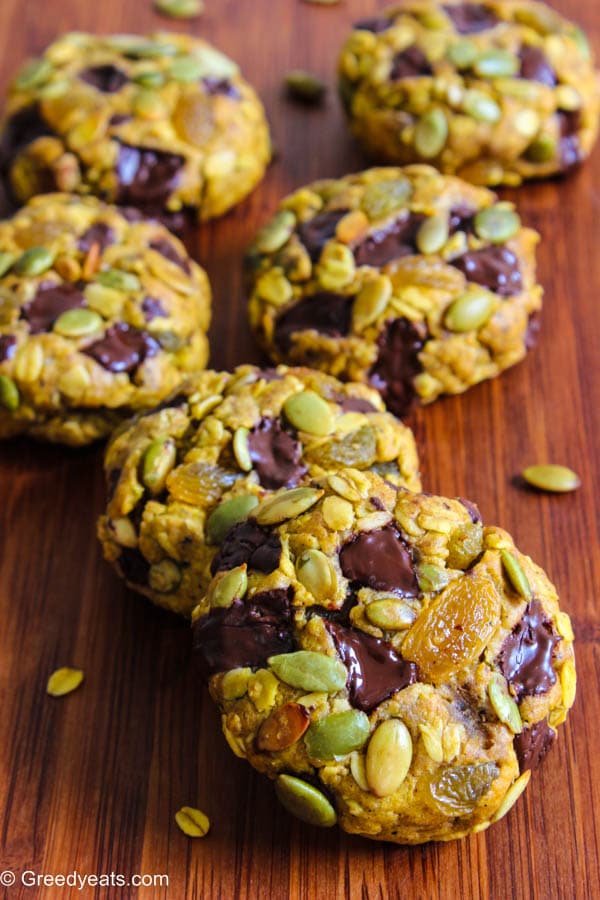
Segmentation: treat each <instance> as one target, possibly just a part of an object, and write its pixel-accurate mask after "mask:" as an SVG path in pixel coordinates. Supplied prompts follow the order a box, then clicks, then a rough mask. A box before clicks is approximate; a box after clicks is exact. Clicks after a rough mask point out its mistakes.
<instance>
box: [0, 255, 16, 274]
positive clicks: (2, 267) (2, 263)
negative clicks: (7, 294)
mask: <svg viewBox="0 0 600 900" xmlns="http://www.w3.org/2000/svg"><path fill="white" fill-rule="evenodd" d="M17 258H18V257H17V254H16V253H8V252H2V253H0V278H2V277H3V276H4V275H6V273H7V272H9V271H10V269H12V267H13V265H14V264H15V262H16V260H17Z"/></svg>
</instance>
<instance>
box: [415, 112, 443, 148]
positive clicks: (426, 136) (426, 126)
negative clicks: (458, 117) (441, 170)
mask: <svg viewBox="0 0 600 900" xmlns="http://www.w3.org/2000/svg"><path fill="white" fill-rule="evenodd" d="M447 138H448V122H447V120H446V116H445V115H444V113H443V112H442V110H441V109H438V108H435V109H430V110H429V111H428V112H426V113H425V114H424V115H422V116H421V118H420V119H419V121H418V122H417V125H416V128H415V138H414V142H415V150H416V151H417V153H418V154H419V156H422V157H424V159H433V158H434V157H435V156H439V154H440V153H441V152H442V150H443V149H444V145H445V143H446V140H447Z"/></svg>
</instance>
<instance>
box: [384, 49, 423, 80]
mask: <svg viewBox="0 0 600 900" xmlns="http://www.w3.org/2000/svg"><path fill="white" fill-rule="evenodd" d="M421 75H433V69H432V68H431V66H430V64H429V60H428V59H427V57H426V56H425V54H424V53H423V51H422V50H420V49H419V48H418V47H415V46H413V47H407V48H406V50H402V51H401V52H400V53H396V55H395V56H394V58H393V60H392V68H391V71H390V81H399V80H400V79H401V78H415V77H417V76H421Z"/></svg>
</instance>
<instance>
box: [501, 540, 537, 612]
mask: <svg viewBox="0 0 600 900" xmlns="http://www.w3.org/2000/svg"><path fill="white" fill-rule="evenodd" d="M500 556H501V558H502V565H503V567H504V571H505V572H506V575H507V578H508V580H509V581H510V583H511V584H512V586H513V587H514V589H515V591H516V592H517V593H518V594H520V595H521V597H523V598H524V599H525V600H531V586H530V584H529V581H528V579H527V575H526V574H525V572H524V571H523V569H522V568H521V563H520V562H519V560H518V559H517V557H516V556H514V555H513V554H512V553H509V551H508V550H501V551H500Z"/></svg>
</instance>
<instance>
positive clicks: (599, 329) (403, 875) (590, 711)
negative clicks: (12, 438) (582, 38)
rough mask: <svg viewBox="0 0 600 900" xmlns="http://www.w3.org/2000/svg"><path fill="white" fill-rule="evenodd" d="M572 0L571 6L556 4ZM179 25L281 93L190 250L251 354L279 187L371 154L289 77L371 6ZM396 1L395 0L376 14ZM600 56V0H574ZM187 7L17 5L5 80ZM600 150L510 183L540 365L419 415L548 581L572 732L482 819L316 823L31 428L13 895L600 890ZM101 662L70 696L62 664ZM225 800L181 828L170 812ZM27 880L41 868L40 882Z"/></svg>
mask: <svg viewBox="0 0 600 900" xmlns="http://www.w3.org/2000/svg"><path fill="white" fill-rule="evenodd" d="M557 5H558V6H559V8H562V9H563V11H565V12H566V11H568V10H569V8H571V9H573V4H570V3H568V2H567V0H560V2H558V3H557ZM206 6H207V12H206V14H205V15H204V17H203V18H202V19H201V20H198V21H196V22H194V23H192V24H190V23H183V24H182V25H181V26H180V27H181V28H182V29H187V28H189V30H190V31H193V32H194V33H196V34H201V35H203V36H206V37H208V38H209V39H210V40H213V41H214V42H215V43H216V44H217V45H218V46H220V47H221V48H222V49H223V50H225V51H226V52H228V53H230V54H231V55H232V56H234V57H236V58H237V59H239V61H240V63H241V64H242V67H243V69H244V71H245V72H246V74H247V75H248V76H249V77H250V79H251V80H252V81H253V82H254V83H255V85H256V86H257V87H258V89H259V91H260V92H261V94H262V96H263V97H264V99H265V102H266V105H267V108H268V112H269V115H270V119H271V122H272V125H273V132H274V137H275V142H276V145H277V148H278V151H279V152H278V156H277V160H276V162H275V163H274V165H273V166H272V167H271V169H270V171H269V173H268V176H267V178H266V179H265V182H264V184H263V185H262V186H261V187H260V189H259V190H258V191H256V192H255V193H254V194H253V195H252V197H250V199H249V200H247V201H246V202H245V203H244V204H242V205H241V206H240V207H239V208H238V209H237V210H236V211H235V212H234V213H232V214H230V215H229V216H227V217H226V218H224V219H222V220H221V221H219V222H217V223H215V224H214V225H211V226H207V227H205V228H203V229H202V230H201V231H200V230H199V231H198V233H197V235H196V236H195V238H194V240H193V243H192V245H191V250H192V251H193V252H194V253H195V254H196V256H197V257H198V258H199V259H200V261H201V262H202V263H203V264H204V265H205V266H206V268H207V269H208V271H209V274H210V276H211V279H212V283H213V287H214V293H215V304H214V324H213V328H212V332H211V337H212V340H213V347H214V351H213V355H212V364H213V366H216V367H226V366H233V365H235V364H237V363H241V362H244V361H258V360H259V359H260V356H259V354H258V352H257V351H256V349H255V348H254V346H253V344H252V340H251V338H250V335H249V333H248V329H247V326H246V317H245V302H244V292H243V287H242V279H241V273H240V257H241V254H242V251H243V249H244V248H245V246H246V245H247V244H248V243H249V241H250V239H251V237H252V235H253V233H254V231H255V229H256V227H257V226H258V225H259V224H260V223H262V222H264V221H265V219H266V218H267V216H268V215H269V213H270V211H271V210H272V209H273V208H274V206H275V204H276V202H277V200H278V198H279V197H281V196H282V194H284V193H286V192H288V191H290V190H291V189H293V188H295V187H297V186H299V185H301V184H303V183H304V182H307V181H309V180H311V179H313V178H316V177H319V176H335V175H341V174H343V173H345V172H347V171H351V170H354V169H357V168H359V167H360V166H361V158H360V155H359V153H358V151H357V149H356V148H355V147H354V146H353V143H352V141H351V139H350V138H349V137H348V134H347V131H346V129H345V128H344V126H343V123H342V118H341V115H340V110H339V107H338V103H337V100H336V97H335V96H334V93H333V91H332V92H330V96H329V98H328V101H327V104H326V105H325V107H324V108H323V109H320V110H307V109H303V108H301V107H297V106H293V105H291V104H290V103H289V102H286V101H285V100H284V99H283V98H282V96H281V78H282V75H283V73H284V72H286V71H287V70H289V69H290V68H292V67H294V66H302V67H305V68H310V69H312V70H314V71H316V72H317V73H319V74H320V75H322V76H324V77H325V78H326V79H328V80H329V81H331V82H333V72H334V65H335V56H336V50H337V46H338V44H339V41H340V38H341V37H342V35H344V34H345V32H346V31H347V29H348V27H349V25H350V23H351V22H353V21H354V20H356V19H357V18H359V17H360V16H364V15H368V14H369V13H372V12H374V11H375V9H376V8H377V7H378V4H377V2H376V0H345V2H343V3H341V4H340V5H338V6H333V7H330V8H327V7H321V6H313V5H308V4H306V3H303V2H300V0H206ZM379 6H381V4H379ZM576 8H577V14H578V16H579V18H580V20H581V23H582V24H583V25H584V26H586V27H588V28H589V29H590V31H591V34H592V38H593V39H595V44H596V47H597V48H598V49H599V50H600V15H599V13H598V6H597V0H581V2H580V3H579V4H577V7H576ZM160 27H171V28H174V29H176V28H177V23H175V22H171V21H169V20H164V19H161V18H159V17H158V16H157V15H155V14H154V13H153V11H152V9H151V2H150V0H102V2H93V0H54V2H51V0H27V2H24V0H2V2H1V4H0V51H1V52H0V81H1V82H2V85H3V86H4V84H5V83H6V81H7V79H8V77H9V75H10V73H11V72H12V71H13V70H14V68H15V67H16V66H17V65H18V64H19V63H20V62H21V61H22V60H23V59H24V58H25V57H26V56H28V55H29V54H33V53H35V52H37V51H39V50H40V49H41V48H43V47H44V45H45V44H46V43H48V42H49V41H50V40H52V38H53V37H54V36H55V35H56V34H57V33H59V32H62V31H66V30H71V29H82V30H91V31H97V32H107V31H136V30H142V31H143V30H145V29H148V30H150V29H155V28H160ZM599 178H600V151H599V152H596V154H595V155H594V157H593V159H592V160H591V162H590V163H589V164H588V165H586V166H585V167H583V168H582V169H581V171H579V172H578V173H576V174H575V175H573V176H572V177H571V178H569V179H568V180H567V181H565V182H562V183H561V182H553V183H548V184H538V185H533V186H530V187H527V188H524V189H523V190H522V191H520V192H519V193H518V195H516V197H517V200H518V203H519V208H520V210H521V212H522V214H523V217H524V219H525V220H526V221H527V222H530V223H531V224H533V225H534V226H535V227H537V228H538V229H539V230H540V231H541V232H542V234H543V237H544V241H543V243H542V245H541V247H540V251H539V266H540V274H541V279H542V282H543V283H544V284H545V286H546V305H545V309H544V317H543V333H542V337H541V341H540V344H539V346H538V349H537V350H536V351H535V352H533V353H532V354H531V355H530V356H529V358H528V359H527V361H526V362H524V363H523V364H521V365H520V366H518V367H517V368H515V369H513V370H512V371H509V372H508V373H506V374H505V375H503V376H502V377H501V378H499V379H497V380H496V381H493V382H488V383H486V384H483V385H481V386H480V387H478V388H476V389H474V390H472V391H470V392H469V393H468V394H466V395H464V396H463V397H460V398H452V399H448V400H444V401H441V402H439V403H437V404H436V405H435V406H433V407H430V408H429V409H424V410H421V411H419V412H417V413H416V414H415V415H414V416H413V420H412V424H413V425H414V427H415V430H416V434H417V438H418V441H419V444H420V448H421V451H422V461H423V476H424V484H425V486H426V487H427V489H428V490H430V491H434V492H441V493H445V494H448V495H451V496H454V495H462V496H468V497H472V498H473V499H475V500H476V501H477V502H478V503H479V505H480V507H481V510H482V513H483V515H484V518H485V519H486V520H487V521H488V522H498V523H500V524H502V525H503V527H505V528H506V529H508V530H509V531H511V532H512V533H513V535H514V536H515V539H516V541H517V543H518V544H519V546H520V547H521V548H522V549H523V550H524V551H525V552H527V553H529V554H531V555H532V556H533V557H534V558H535V559H536V560H537V561H539V562H540V563H541V564H542V565H544V566H545V567H546V568H547V570H548V571H549V573H550V575H551V577H552V578H553V579H554V580H555V582H556V583H557V585H558V588H559V592H560V594H561V596H562V601H563V605H564V607H565V608H566V609H567V610H568V611H569V612H570V613H571V614H572V616H573V620H574V625H575V631H576V635H577V639H578V642H577V662H578V670H579V685H580V686H579V694H578V698H577V702H576V705H575V708H574V710H573V712H572V714H571V716H570V719H569V722H568V724H567V726H566V727H564V728H561V729H560V737H559V740H558V743H557V747H556V748H555V750H554V751H553V752H552V753H551V755H550V756H549V758H548V759H547V760H546V762H545V764H544V765H543V767H542V768H541V770H539V771H538V772H537V773H536V774H535V777H534V779H533V782H532V784H531V786H530V787H529V789H528V791H527V792H526V795H525V798H524V799H522V800H521V801H520V802H519V804H518V805H517V807H516V808H515V809H514V810H513V811H512V812H511V813H510V815H509V816H508V817H507V818H505V819H504V820H503V821H502V822H500V823H499V824H498V825H496V826H494V827H493V828H491V829H490V830H489V831H487V832H485V833H484V834H480V835H478V836H476V837H472V838H470V839H468V840H464V841H461V842H456V843H451V844H446V845H443V844H438V845H430V846H425V847H422V848H417V849H405V848H402V847H394V846H392V845H389V846H379V845H377V844H375V843H371V842H369V841H366V840H361V839H358V838H352V837H347V836H344V835H343V834H341V833H339V832H338V831H337V830H336V829H332V830H328V831H321V830H316V829H311V828H308V827H305V826H304V825H302V824H300V823H298V822H296V821H294V820H292V819H291V818H290V817H288V816H287V815H286V814H285V813H284V811H283V810H282V809H281V808H280V807H279V805H278V804H277V803H276V802H275V801H274V796H273V791H272V788H271V786H270V785H269V783H268V782H267V781H265V780H262V779H261V778H259V777H258V776H257V775H255V774H254V773H253V772H252V771H251V770H250V769H249V767H248V766H247V765H246V764H245V763H243V762H242V761H240V760H238V759H236V758H234V757H233V756H232V754H231V753H230V751H229V749H228V748H227V746H226V744H225V741H224V740H223V738H222V737H221V734H220V730H219V728H218V717H217V714H216V712H215V710H214V709H213V707H212V705H211V703H210V700H209V698H208V695H207V693H206V692H205V691H204V690H203V689H202V687H201V686H200V683H199V681H198V678H197V676H196V674H195V673H194V670H193V667H192V666H191V665H190V663H191V654H190V633H189V629H188V628H187V627H186V625H185V623H183V622H180V621H178V620H177V619H176V618H175V617H172V616H170V615H168V614H166V613H162V612H160V611H158V610H155V609H153V608H151V607H150V606H149V605H148V603H147V602H146V601H144V600H142V599H139V598H137V597H136V596H135V595H133V594H132V593H130V592H129V591H127V590H126V589H125V588H124V587H123V585H122V584H121V582H120V581H119V580H118V579H117V577H116V576H115V575H114V574H113V572H112V570H111V569H110V568H109V567H108V566H107V565H106V564H105V563H104V562H103V560H102V555H101V552H100V549H99V546H98V544H97V542H96V539H95V518H96V516H97V515H98V513H99V512H100V511H101V509H102V507H103V499H104V485H103V478H102V472H101V455H102V450H101V448H98V447H96V448H92V449H88V450H83V451H77V452H75V451H68V450H66V451H65V450H63V449H60V448H54V447H46V446H37V445H35V444H33V443H28V442H25V441H17V442H13V443H11V444H7V445H5V446H3V447H2V448H1V449H0V457H1V469H0V472H1V475H0V521H1V529H0V531H1V535H2V542H1V551H0V591H1V598H0V603H1V610H2V612H1V616H2V618H1V620H0V621H1V627H0V689H1V708H0V709H1V712H0V804H1V807H2V808H1V809H0V871H1V870H6V869H9V870H14V872H15V873H16V876H17V883H16V885H15V887H13V888H10V889H8V891H7V896H9V897H10V898H13V897H15V898H16V897H19V898H20V897H23V898H25V897H33V896H38V897H42V898H46V897H48V898H55V897H61V898H62V897H68V896H73V897H75V896H77V897H79V896H83V897H137V896H140V897H167V896H168V898H170V900H181V898H184V897H190V898H203V900H204V898H206V900H208V898H217V897H219V898H234V897H240V898H254V897H261V898H270V900H279V898H287V897H291V898H297V897H303V898H315V897H322V898H334V897H352V898H354V897H356V898H383V897H387V896H389V897H402V898H448V900H455V898H459V897H460V898H463V900H468V898H485V897H493V898H494V900H501V898H522V897H535V898H540V900H547V898H561V900H562V898H571V897H581V898H583V897H595V898H597V897H598V896H599V895H600V871H599V867H600V863H599V856H600V854H599V847H598V843H599V842H598V832H599V830H600V819H599V818H598V815H597V811H598V809H600V753H599V752H598V743H599V737H600V731H599V727H598V723H599V722H600V700H599V692H598V682H599V680H600V646H599V641H600V625H599V616H598V610H597V600H596V597H595V596H594V587H595V586H598V585H600V554H599V552H598V530H599V526H600V521H599V515H598V509H599V504H598V499H597V498H598V496H599V495H600V467H599V466H598V453H597V447H598V443H599V441H600V377H599V376H600V366H599V363H598V358H599V353H600V341H599V336H600V314H599V308H600V296H599V295H600V192H599V189H598V180H599ZM544 460H550V461H559V462H564V463H566V464H569V465H571V466H572V467H573V468H575V469H576V470H577V471H578V472H580V473H581V475H582V478H583V487H582V489H581V490H580V491H579V492H578V493H576V494H573V495H568V496H564V497H551V496H542V495H539V494H536V493H533V492H529V491H526V490H524V489H522V488H520V487H519V486H518V484H516V483H515V475H516V474H517V473H518V472H519V471H520V470H521V469H522V468H523V467H524V466H525V465H526V464H528V463H531V462H536V461H544ZM61 665H76V666H80V667H82V668H83V669H84V670H85V683H84V685H83V687H82V688H81V689H80V690H79V691H78V692H77V693H75V694H73V695H72V696H70V697H68V698H66V699H64V700H53V699H51V698H49V697H47V696H46V694H45V685H46V680H47V678H48V675H49V673H50V672H52V671H53V670H54V669H55V668H57V667H58V666H61ZM183 804H189V805H193V806H199V807H201V808H202V809H204V810H205V811H206V812H207V813H208V814H209V816H210V818H211V820H212V823H213V826H212V830H211V833H210V835H209V837H207V838H206V839H204V840H202V841H191V840H189V839H188V838H187V837H185V836H184V835H183V834H182V833H181V832H180V831H179V829H178V827H177V826H176V824H175V821H174V813H175V811H176V810H177V809H179V807H180V806H182V805H183ZM24 870H28V871H32V872H34V873H35V874H36V875H37V874H43V873H46V874H51V875H56V874H58V873H63V874H68V873H70V872H73V871H74V870H77V871H79V873H81V874H91V873H98V874H105V875H106V874H108V875H110V873H111V872H113V873H120V874H121V875H123V876H124V877H125V879H129V878H130V877H131V876H132V875H134V874H136V873H138V874H146V875H148V874H166V875H168V878H169V888H168V890H167V888H166V887H164V886H163V887H157V886H155V887H152V888H151V887H147V888H142V889H140V890H139V891H138V890H137V889H136V888H133V887H131V886H130V887H127V888H123V889H119V888H116V887H115V888H113V889H106V888H100V887H98V888H88V889H86V890H84V891H82V892H78V891H77V890H76V889H68V888H57V887H55V888H49V887H46V888H44V887H40V888H38V889H37V890H36V889H34V888H29V889H28V888H25V887H23V886H22V884H21V873H22V872H23V871H24ZM26 878H28V879H30V878H31V875H27V876H26Z"/></svg>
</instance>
